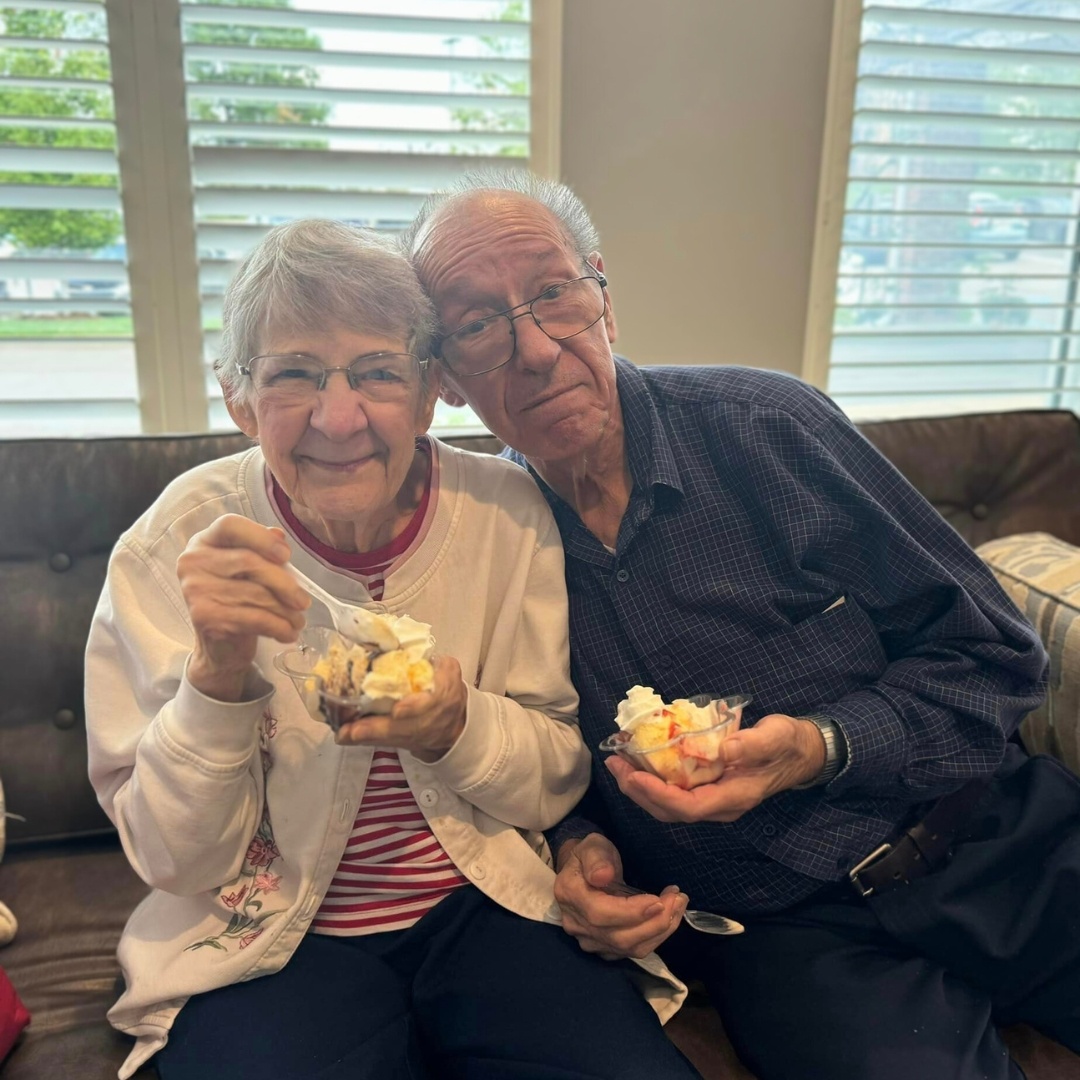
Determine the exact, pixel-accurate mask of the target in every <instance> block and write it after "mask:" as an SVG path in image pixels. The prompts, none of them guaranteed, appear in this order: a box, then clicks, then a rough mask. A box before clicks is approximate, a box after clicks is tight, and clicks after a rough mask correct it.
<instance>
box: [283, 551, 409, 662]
mask: <svg viewBox="0 0 1080 1080" xmlns="http://www.w3.org/2000/svg"><path fill="white" fill-rule="evenodd" d="M285 569H286V570H288V572H289V573H290V574H292V576H293V577H294V578H295V579H296V581H297V583H298V584H299V585H300V587H301V588H302V589H303V590H304V591H305V592H307V593H308V594H309V595H310V596H313V597H314V598H315V599H316V600H318V601H319V603H320V604H322V605H323V606H324V607H325V608H326V610H327V611H329V612H330V618H331V620H332V621H333V623H334V629H335V630H336V631H337V632H338V633H339V634H341V636H342V637H347V638H348V639H349V640H350V641H355V642H357V643H359V644H365V645H367V644H370V645H375V646H376V647H377V648H378V649H379V651H380V652H389V651H391V650H393V649H396V648H397V647H398V639H397V637H396V636H395V635H394V634H393V632H392V631H390V630H389V629H388V628H387V627H386V626H385V625H384V624H382V622H381V620H379V619H377V618H376V617H375V616H374V615H373V614H372V612H370V611H368V610H367V609H366V608H362V607H357V606H356V605H355V604H347V603H345V601H344V600H339V599H338V598H337V597H336V596H334V595H333V593H329V592H327V591H326V590H325V589H324V588H323V587H322V586H321V585H316V584H315V582H314V581H312V580H311V578H309V577H308V576H307V575H306V574H302V573H301V572H300V571H299V570H297V569H296V567H295V566H293V564H292V563H286V564H285Z"/></svg>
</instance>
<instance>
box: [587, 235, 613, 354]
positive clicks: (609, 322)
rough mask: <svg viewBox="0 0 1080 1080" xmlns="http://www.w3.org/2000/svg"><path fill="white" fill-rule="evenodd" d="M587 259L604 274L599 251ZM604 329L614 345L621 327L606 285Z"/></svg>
mask: <svg viewBox="0 0 1080 1080" xmlns="http://www.w3.org/2000/svg"><path fill="white" fill-rule="evenodd" d="M587 261H588V263H589V265H590V266H591V267H593V268H594V269H595V270H596V271H597V273H600V274H602V273H603V272H604V257H603V256H602V255H601V254H600V252H599V251H594V252H593V253H592V254H591V255H590V256H589V258H588V260H587ZM604 329H605V330H606V331H607V338H608V342H609V343H610V344H612V345H614V344H615V339H616V338H617V337H618V336H619V327H618V324H617V323H616V322H615V308H614V307H613V306H612V303H611V290H610V289H609V288H608V287H607V286H606V285H605V286H604Z"/></svg>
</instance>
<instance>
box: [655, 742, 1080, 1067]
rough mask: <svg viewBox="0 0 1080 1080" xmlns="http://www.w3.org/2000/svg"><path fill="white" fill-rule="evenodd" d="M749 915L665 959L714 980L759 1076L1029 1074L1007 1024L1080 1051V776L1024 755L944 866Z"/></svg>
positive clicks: (678, 938)
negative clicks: (889, 883)
mask: <svg viewBox="0 0 1080 1080" xmlns="http://www.w3.org/2000/svg"><path fill="white" fill-rule="evenodd" d="M744 921H745V922H746V933H745V934H744V935H742V936H740V937H721V938H707V937H706V936H705V935H702V934H698V935H696V936H694V937H693V938H690V937H689V934H688V933H687V932H686V929H685V928H683V929H680V931H679V932H678V933H677V934H676V935H675V936H674V937H673V938H672V939H670V941H669V942H668V944H667V945H666V946H665V947H664V948H662V949H661V952H662V953H663V955H664V957H665V959H667V961H668V963H669V964H670V965H671V967H672V968H673V969H674V970H675V971H676V972H677V973H679V974H681V975H683V976H684V977H688V976H692V977H697V978H700V979H701V980H702V981H703V982H704V983H705V985H706V987H707V989H708V991H709V995H710V997H711V998H712V1000H713V1002H714V1003H715V1004H716V1005H717V1007H718V1009H719V1010H720V1012H721V1014H722V1016H723V1018H724V1022H725V1027H726V1028H727V1032H728V1035H729V1036H730V1038H731V1040H732V1042H733V1044H734V1045H735V1047H736V1050H737V1051H738V1053H739V1056H740V1058H741V1059H742V1060H743V1061H744V1062H745V1063H746V1065H747V1066H748V1067H749V1068H750V1069H751V1070H753V1071H754V1072H755V1074H756V1075H757V1076H758V1078H759V1080H792V1078H796V1077H798V1078H800V1080H803V1078H805V1080H1020V1078H1022V1077H1023V1073H1022V1071H1021V1070H1020V1068H1019V1067H1018V1066H1017V1065H1016V1064H1015V1062H1012V1061H1011V1060H1010V1059H1009V1056H1008V1053H1007V1051H1006V1048H1005V1045H1004V1043H1003V1042H1002V1040H1001V1038H1000V1037H999V1035H998V1033H997V1030H996V1025H1006V1024H1010V1023H1019V1022H1024V1023H1028V1024H1030V1025H1031V1026H1032V1027H1035V1028H1038V1029H1039V1030H1041V1031H1043V1032H1044V1033H1045V1034H1047V1035H1049V1036H1051V1037H1052V1038H1054V1039H1056V1040H1057V1041H1059V1042H1061V1043H1063V1044H1064V1045H1066V1046H1068V1047H1069V1048H1070V1049H1072V1050H1074V1051H1076V1052H1077V1053H1080V782H1078V781H1077V779H1076V778H1075V777H1074V776H1073V775H1072V774H1071V773H1069V772H1067V770H1065V769H1064V768H1063V767H1062V766H1061V765H1059V764H1058V763H1057V762H1056V761H1054V760H1052V759H1050V758H1031V759H1022V763H1021V764H1020V765H1019V767H1018V768H1016V769H1015V771H1013V772H1012V773H1011V775H1008V776H1007V777H1004V778H1002V779H999V780H995V781H994V783H993V786H992V789H991V791H990V792H989V793H988V797H987V799H986V800H985V802H984V804H983V806H982V807H980V808H979V810H978V811H977V812H976V814H974V815H973V817H972V824H971V826H970V827H969V828H968V829H967V831H966V832H965V833H963V834H962V840H961V842H960V843H958V845H957V847H956V851H955V854H954V856H953V858H952V860H951V861H950V862H949V863H948V864H947V865H946V866H945V867H943V868H942V869H941V870H939V871H938V872H936V873H934V874H931V875H929V876H927V877H925V878H922V879H921V880H919V881H916V882H914V883H913V884H911V885H907V886H901V887H899V888H897V889H894V890H893V891H892V892H888V893H885V894H882V895H881V896H880V897H877V898H871V899H869V900H863V899H861V898H860V897H858V896H857V895H856V893H855V891H854V889H852V888H851V886H850V885H849V884H848V883H846V882H845V883H842V884H836V885H831V886H827V887H826V888H824V889H823V890H821V891H820V892H819V893H817V894H815V895H814V896H812V897H811V898H810V899H809V900H807V901H805V902H803V903H801V904H799V905H797V906H795V907H794V908H791V909H788V910H787V911H784V912H781V913H778V914H775V915H770V916H766V917H761V918H753V919H746V920H744Z"/></svg>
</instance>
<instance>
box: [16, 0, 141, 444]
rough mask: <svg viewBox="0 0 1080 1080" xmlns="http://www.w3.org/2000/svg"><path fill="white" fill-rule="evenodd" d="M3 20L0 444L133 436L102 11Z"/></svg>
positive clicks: (60, 6)
mask: <svg viewBox="0 0 1080 1080" xmlns="http://www.w3.org/2000/svg"><path fill="white" fill-rule="evenodd" d="M0 9H2V10H0V22H2V26H0V31H2V37H0V234H2V235H3V236H4V237H6V239H3V240H0V260H2V262H0V436H5V437H16V436H21V435H54V434H70V433H72V432H79V433H85V434H102V433H130V432H137V431H139V430H140V418H139V405H138V387H137V379H136V372H135V354H134V348H133V345H132V333H131V309H130V290H129V285H128V275H127V268H126V252H125V245H124V238H123V228H122V222H121V213H120V198H119V193H118V187H117V183H118V181H117V176H118V169H117V158H116V129H115V123H114V115H113V102H112V85H111V79H110V68H109V53H108V36H107V28H106V20H105V10H104V5H103V4H102V3H100V2H94V0H37V2H34V3H28V2H22V0H6V2H5V3H3V4H2V5H0Z"/></svg>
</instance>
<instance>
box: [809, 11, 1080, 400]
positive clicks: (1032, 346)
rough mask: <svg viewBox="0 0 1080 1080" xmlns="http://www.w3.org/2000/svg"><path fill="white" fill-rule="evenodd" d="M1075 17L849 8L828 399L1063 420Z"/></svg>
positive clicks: (1077, 197)
mask: <svg viewBox="0 0 1080 1080" xmlns="http://www.w3.org/2000/svg"><path fill="white" fill-rule="evenodd" d="M1078 163H1080V3H1077V2H1076V0H891V2H888V3H874V2H867V3H865V5H864V8H863V15H862V39H861V45H860V49H859V67H858V78H857V84H856V96H855V111H854V122H853V127H852V144H851V153H850V162H849V169H848V180H847V191H846V200H845V213H844V219H843V243H842V248H841V252H840V264H839V274H838V278H837V293H836V308H835V315H834V322H833V335H832V346H831V353H830V357H829V360H830V363H829V377H828V390H829V393H830V394H831V395H832V396H833V397H834V398H835V399H836V400H837V401H838V402H839V403H840V404H841V405H842V406H843V407H844V408H845V409H846V410H847V411H848V412H849V413H850V414H851V415H852V416H853V417H854V418H855V419H868V418H873V417H883V416H901V415H923V414H928V413H949V412H962V411H977V410H980V409H988V410H996V409H1007V408H1026V407H1034V408H1042V407H1068V408H1074V409H1075V408H1077V407H1078V406H1080V352H1078V348H1077V343H1078V340H1080V323H1078V320H1077V283H1078V272H1080V250H1078V247H1077V220H1078V209H1080V183H1078V173H1077V166H1078Z"/></svg>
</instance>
